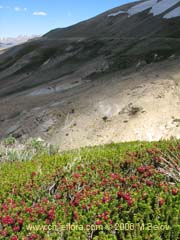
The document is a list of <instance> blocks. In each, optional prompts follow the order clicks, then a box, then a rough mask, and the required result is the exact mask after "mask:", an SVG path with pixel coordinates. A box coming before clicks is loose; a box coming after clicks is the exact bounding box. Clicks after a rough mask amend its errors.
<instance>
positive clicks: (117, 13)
mask: <svg viewBox="0 0 180 240" xmlns="http://www.w3.org/2000/svg"><path fill="white" fill-rule="evenodd" d="M122 13H126V12H125V11H118V12H115V13H111V14H109V15H108V17H116V16H118V15H119V14H122Z"/></svg>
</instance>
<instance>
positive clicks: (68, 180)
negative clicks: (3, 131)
mask: <svg viewBox="0 0 180 240" xmlns="http://www.w3.org/2000/svg"><path fill="white" fill-rule="evenodd" d="M31 143H33V148H36V150H37V149H41V150H40V151H36V152H35V151H33V154H34V155H33V157H32V160H28V159H31V158H26V159H27V160H25V161H23V159H22V158H19V160H15V159H16V158H18V156H16V157H15V158H13V160H12V158H9V155H8V154H6V155H5V154H4V152H3V151H2V152H1V159H2V162H1V164H0V236H1V237H0V239H11V240H16V239H28V240H30V239H63V240H64V239H68V240H78V239H82V240H83V239H84V240H86V239H89V240H90V239H94V240H100V239H102V240H105V239H107V240H110V239H112V240H115V239H118V240H146V239H147V240H150V239H152V240H160V239H162V240H178V239H180V191H179V190H180V141H179V140H175V139H172V140H170V141H159V142H130V143H121V144H110V145H103V146H97V147H91V148H82V149H80V150H73V151H68V152H64V153H62V152H57V151H47V149H49V148H47V146H46V147H45V148H41V146H42V143H40V142H39V141H33V142H31ZM14 144H16V143H15V142H14V141H13V138H10V139H9V140H8V141H5V142H4V145H3V146H4V147H5V149H6V150H7V151H8V149H11V150H12V147H13V145H14ZM31 147H32V144H31ZM1 149H2V146H1ZM26 151H30V149H29V150H28V148H26ZM40 152H41V154H39V153H40ZM6 153H7V152H6ZM3 154H4V156H6V159H5V158H2V155H3ZM31 154H32V152H31Z"/></svg>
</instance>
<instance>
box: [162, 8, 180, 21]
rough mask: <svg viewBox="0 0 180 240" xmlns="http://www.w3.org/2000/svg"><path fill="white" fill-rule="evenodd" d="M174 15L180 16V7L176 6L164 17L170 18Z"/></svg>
mask: <svg viewBox="0 0 180 240" xmlns="http://www.w3.org/2000/svg"><path fill="white" fill-rule="evenodd" d="M174 17H180V7H177V8H175V9H174V10H172V11H170V12H169V13H167V14H166V15H164V17H163V18H166V19H169V18H174Z"/></svg>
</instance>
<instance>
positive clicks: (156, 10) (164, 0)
mask: <svg viewBox="0 0 180 240" xmlns="http://www.w3.org/2000/svg"><path fill="white" fill-rule="evenodd" d="M177 3H180V0H161V1H159V0H148V1H144V2H141V3H138V4H136V5H135V6H133V7H131V8H129V9H128V10H127V11H122V10H120V11H118V12H114V13H111V14H109V15H108V17H115V16H118V15H119V14H122V13H127V14H128V17H131V16H133V15H135V14H137V13H140V12H143V11H145V10H148V9H150V11H149V13H150V14H153V16H157V15H160V14H162V13H164V12H166V11H168V9H170V8H172V7H173V6H175V5H176V4H177ZM179 16H180V7H177V8H175V9H173V10H172V11H170V12H169V13H167V14H166V15H165V16H164V17H163V18H167V19H169V18H173V17H179Z"/></svg>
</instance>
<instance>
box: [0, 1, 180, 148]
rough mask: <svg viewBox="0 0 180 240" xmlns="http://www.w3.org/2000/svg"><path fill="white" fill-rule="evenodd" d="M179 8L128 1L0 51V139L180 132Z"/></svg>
mask: <svg viewBox="0 0 180 240" xmlns="http://www.w3.org/2000/svg"><path fill="white" fill-rule="evenodd" d="M179 6H180V1H177V0H173V1H171V2H169V1H166V0H161V1H156V0H148V1H140V2H135V3H130V4H126V5H124V6H120V7H117V8H115V9H112V10H110V11H107V12H105V13H102V14H100V15H98V16H96V17H94V18H92V19H89V20H87V21H84V22H81V23H79V24H76V25H73V26H71V27H68V28H65V29H55V30H53V31H51V32H49V33H47V34H45V35H44V36H43V37H41V38H39V39H36V40H33V41H30V42H27V43H25V44H22V45H18V46H16V47H13V48H11V49H9V50H8V51H6V52H5V53H4V54H2V55H0V103H1V104H0V112H1V119H0V121H1V122H0V125H1V128H0V137H1V138H3V137H5V136H7V135H8V134H13V135H14V136H16V137H18V138H19V137H21V138H22V137H29V136H39V135H41V136H43V137H44V138H47V139H49V141H51V142H55V143H57V144H62V145H63V147H64V148H68V147H78V146H82V145H89V144H90V145H91V144H96V143H105V142H109V141H119V140H123V141H126V140H134V139H148V140H151V139H159V138H161V137H169V136H171V135H175V136H180V132H179V119H180V116H179V112H178V109H179V102H180V101H179V64H180V62H179V54H180V30H179V29H180V17H179V15H180V14H179ZM7 109H8V111H7ZM162 109H164V110H163V114H162V112H161V110H162ZM148 128H149V129H150V130H147V129H148ZM117 129H119V130H118V131H117Z"/></svg>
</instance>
